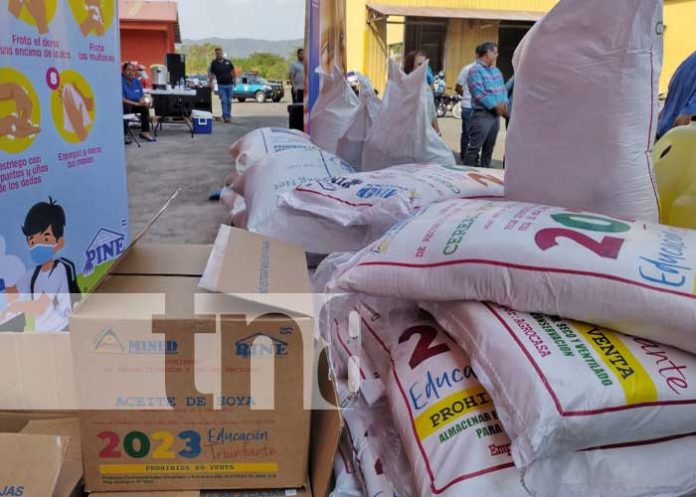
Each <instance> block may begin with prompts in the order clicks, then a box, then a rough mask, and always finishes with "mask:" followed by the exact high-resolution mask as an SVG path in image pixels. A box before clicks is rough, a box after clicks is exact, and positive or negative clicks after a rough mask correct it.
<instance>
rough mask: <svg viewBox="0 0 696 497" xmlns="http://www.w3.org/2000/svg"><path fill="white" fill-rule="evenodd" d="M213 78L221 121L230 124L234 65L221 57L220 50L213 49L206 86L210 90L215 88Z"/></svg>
mask: <svg viewBox="0 0 696 497" xmlns="http://www.w3.org/2000/svg"><path fill="white" fill-rule="evenodd" d="M213 78H215V80H217V84H218V95H219V96H220V103H221V104H222V119H223V121H225V122H226V123H229V122H232V95H233V93H234V82H235V75H234V65H233V64H232V62H230V60H229V59H226V58H225V57H223V53H222V48H220V47H218V48H216V49H215V60H213V61H212V62H211V63H210V69H209V70H208V84H209V86H210V88H213V87H214V86H215V84H214V81H213Z"/></svg>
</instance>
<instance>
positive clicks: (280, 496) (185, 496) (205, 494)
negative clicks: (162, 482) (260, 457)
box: [90, 482, 312, 497]
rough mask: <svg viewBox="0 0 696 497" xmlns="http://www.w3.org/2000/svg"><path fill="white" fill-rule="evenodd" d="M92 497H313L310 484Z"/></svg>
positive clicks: (111, 493)
mask: <svg viewBox="0 0 696 497" xmlns="http://www.w3.org/2000/svg"><path fill="white" fill-rule="evenodd" d="M90 497H312V492H311V490H310V486H309V482H306V484H305V486H304V488H299V489H294V488H289V489H282V488H279V489H270V490H203V491H201V492H199V491H197V490H182V491H154V492H94V493H92V494H90Z"/></svg>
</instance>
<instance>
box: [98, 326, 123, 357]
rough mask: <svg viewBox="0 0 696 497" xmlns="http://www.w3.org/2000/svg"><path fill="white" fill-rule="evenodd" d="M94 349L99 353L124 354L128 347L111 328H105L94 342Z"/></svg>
mask: <svg viewBox="0 0 696 497" xmlns="http://www.w3.org/2000/svg"><path fill="white" fill-rule="evenodd" d="M94 351H95V352H97V353H99V354H124V353H125V352H126V349H125V348H124V347H123V344H122V343H121V341H120V340H119V339H118V337H117V336H116V333H114V331H113V330H112V329H111V328H107V329H105V330H103V331H102V332H101V333H100V334H99V336H98V337H97V340H96V342H95V344H94Z"/></svg>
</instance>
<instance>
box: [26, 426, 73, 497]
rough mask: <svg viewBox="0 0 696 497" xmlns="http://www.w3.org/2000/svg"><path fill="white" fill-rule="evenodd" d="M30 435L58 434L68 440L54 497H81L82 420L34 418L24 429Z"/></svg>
mask: <svg viewBox="0 0 696 497" xmlns="http://www.w3.org/2000/svg"><path fill="white" fill-rule="evenodd" d="M22 433H24V434H29V435H58V436H60V437H61V439H63V440H65V441H67V443H68V446H67V448H66V451H65V458H64V459H63V463H62V465H61V467H60V472H59V474H58V480H57V482H56V486H55V488H54V490H53V497H79V496H81V495H82V444H81V442H80V420H79V419H78V418H58V419H45V420H32V421H29V423H27V425H26V426H25V427H24V429H23V430H22Z"/></svg>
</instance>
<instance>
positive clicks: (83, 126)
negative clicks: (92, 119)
mask: <svg viewBox="0 0 696 497" xmlns="http://www.w3.org/2000/svg"><path fill="white" fill-rule="evenodd" d="M60 98H61V100H62V102H63V110H64V111H65V113H64V117H65V118H67V119H66V120H65V122H64V123H63V128H65V130H66V131H68V132H73V133H75V134H76V135H77V137H78V138H79V139H80V141H84V140H85V138H87V134H88V131H87V125H88V124H89V114H88V110H89V108H90V107H91V105H93V101H92V100H91V99H85V98H84V97H83V96H82V94H81V93H80V92H79V90H77V88H75V87H74V86H73V85H65V87H64V88H63V91H61V93H60Z"/></svg>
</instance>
